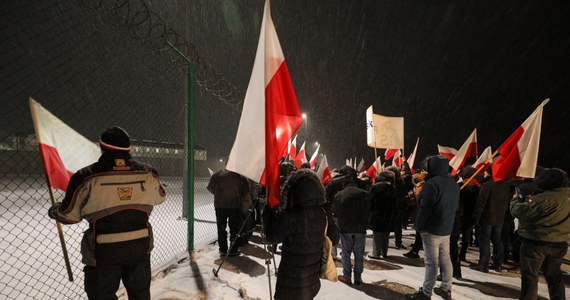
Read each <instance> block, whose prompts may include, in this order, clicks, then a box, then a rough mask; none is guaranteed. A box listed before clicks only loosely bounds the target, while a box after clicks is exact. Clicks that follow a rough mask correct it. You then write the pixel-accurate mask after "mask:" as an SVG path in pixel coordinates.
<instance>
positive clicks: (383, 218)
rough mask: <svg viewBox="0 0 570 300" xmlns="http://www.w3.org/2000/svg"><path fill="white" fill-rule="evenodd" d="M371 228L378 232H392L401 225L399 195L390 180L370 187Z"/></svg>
mask: <svg viewBox="0 0 570 300" xmlns="http://www.w3.org/2000/svg"><path fill="white" fill-rule="evenodd" d="M370 196H371V198H372V199H371V203H370V220H369V228H370V229H372V230H373V231H377V232H391V231H394V230H396V229H398V227H399V226H400V222H399V218H398V205H399V203H398V195H397V191H396V189H395V188H394V186H393V185H392V184H391V183H390V182H386V181H381V182H377V183H375V184H373V185H372V187H371V188H370Z"/></svg>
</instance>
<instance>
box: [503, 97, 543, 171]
mask: <svg viewBox="0 0 570 300" xmlns="http://www.w3.org/2000/svg"><path fill="white" fill-rule="evenodd" d="M549 100H550V99H546V100H544V101H543V102H542V103H541V104H540V105H539V106H538V107H537V108H536V110H535V111H534V112H533V113H532V114H531V115H530V116H529V117H528V118H527V119H526V120H525V121H524V123H522V125H521V126H520V127H519V128H517V130H515V132H513V134H511V136H510V137H509V138H508V139H507V140H506V141H505V142H504V143H503V144H502V145H501V146H500V147H499V149H497V152H498V153H499V155H500V156H499V158H497V160H496V161H495V162H494V163H493V167H492V168H493V180H495V181H500V180H507V179H511V178H515V177H522V178H534V175H535V172H536V163H537V161H538V147H539V145H540V128H541V126H542V110H543V108H544V105H546V103H548V101H549Z"/></svg>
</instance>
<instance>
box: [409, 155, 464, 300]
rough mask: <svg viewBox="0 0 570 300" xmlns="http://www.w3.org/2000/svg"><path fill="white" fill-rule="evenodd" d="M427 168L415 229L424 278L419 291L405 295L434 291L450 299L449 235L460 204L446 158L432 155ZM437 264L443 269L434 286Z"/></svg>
mask: <svg viewBox="0 0 570 300" xmlns="http://www.w3.org/2000/svg"><path fill="white" fill-rule="evenodd" d="M427 171H428V176H427V179H426V183H425V184H424V187H423V190H422V193H421V195H420V200H419V209H418V215H417V219H416V229H417V230H418V231H420V232H421V235H422V241H423V244H424V252H425V257H424V263H425V269H426V270H425V278H424V283H423V286H422V287H421V288H420V289H419V291H418V292H417V293H415V294H409V295H406V299H416V300H417V299H431V295H432V293H434V292H435V293H436V294H438V295H440V296H442V297H443V298H444V299H451V288H452V285H451V282H452V264H451V259H450V257H449V237H450V235H451V232H452V229H453V223H454V220H455V212H456V210H457V207H458V206H459V187H458V186H457V183H456V182H455V180H453V178H452V177H451V176H449V171H450V168H449V160H448V159H447V158H445V157H444V156H441V155H436V156H432V157H431V158H430V159H429V160H428V163H427ZM438 266H440V267H441V269H442V272H441V277H442V281H441V285H440V287H438V288H435V289H434V287H435V284H436V279H437V269H438Z"/></svg>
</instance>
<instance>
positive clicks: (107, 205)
mask: <svg viewBox="0 0 570 300" xmlns="http://www.w3.org/2000/svg"><path fill="white" fill-rule="evenodd" d="M99 145H100V147H101V151H102V155H101V156H100V158H99V160H98V161H97V162H95V163H93V164H91V165H89V166H86V167H84V168H82V169H80V170H79V171H77V172H76V173H75V174H73V175H72V176H71V179H70V180H69V184H68V185H67V191H66V193H65V198H64V199H63V201H62V202H57V203H55V204H54V205H53V206H51V207H50V209H49V211H48V215H49V217H50V218H52V219H56V220H58V221H59V222H61V223H63V224H76V223H79V222H81V220H83V219H85V220H87V221H88V222H89V229H88V230H87V231H85V233H84V235H83V239H82V241H81V255H82V257H83V258H82V262H83V263H84V264H85V268H84V272H85V291H86V292H87V297H88V298H89V299H90V300H94V299H116V292H117V290H118V288H119V283H120V281H121V280H122V281H123V284H124V286H125V288H126V289H127V294H128V296H129V298H130V299H148V300H149V299H150V278H151V268H150V252H151V250H152V248H153V239H152V229H151V226H150V224H149V215H150V213H151V212H152V209H153V206H154V205H157V204H161V203H162V202H164V198H165V195H166V193H165V191H164V188H163V187H162V186H161V184H160V179H159V175H158V172H157V171H156V170H155V169H153V168H151V167H150V166H149V165H146V164H144V163H141V162H138V161H135V160H133V159H132V157H131V154H130V153H129V152H130V150H131V141H130V137H129V135H128V133H127V132H126V131H125V130H124V129H122V128H121V127H117V126H114V127H109V128H107V129H106V130H105V131H104V132H103V133H102V134H101V137H100V139H99Z"/></svg>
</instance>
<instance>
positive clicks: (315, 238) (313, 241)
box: [264, 169, 340, 299]
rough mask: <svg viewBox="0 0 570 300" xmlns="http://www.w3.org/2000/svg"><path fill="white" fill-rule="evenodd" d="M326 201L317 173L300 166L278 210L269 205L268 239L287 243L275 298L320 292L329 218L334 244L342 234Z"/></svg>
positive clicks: (266, 213) (311, 295) (303, 296)
mask: <svg viewBox="0 0 570 300" xmlns="http://www.w3.org/2000/svg"><path fill="white" fill-rule="evenodd" d="M325 202H326V200H325V191H324V188H323V185H322V184H321V181H320V179H319V177H318V176H317V175H316V173H315V172H313V171H311V170H309V169H300V170H299V171H297V172H294V173H293V174H292V175H291V176H290V177H289V179H287V181H286V182H285V184H284V187H283V190H282V193H281V204H280V206H279V207H278V208H276V210H269V209H268V206H266V210H265V211H264V219H265V224H266V227H268V228H267V229H268V230H267V232H266V234H267V239H268V241H269V242H270V243H275V244H277V243H283V247H282V253H281V262H280V264H279V272H278V273H277V283H276V287H275V296H274V297H275V299H313V298H314V297H315V296H316V295H317V293H318V292H319V290H320V288H321V282H320V269H321V256H322V251H323V242H324V230H325V224H326V222H327V220H328V230H327V236H329V238H330V239H331V241H332V243H333V245H336V244H337V243H338V240H339V238H340V237H339V233H338V228H337V227H336V225H335V224H334V222H333V221H332V215H331V213H330V210H329V209H328V208H326V205H324V204H325ZM327 215H328V216H327Z"/></svg>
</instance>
